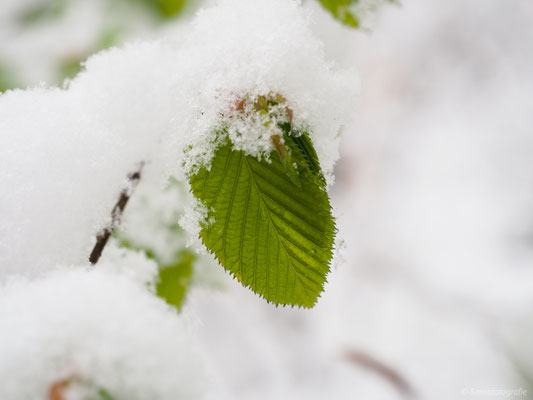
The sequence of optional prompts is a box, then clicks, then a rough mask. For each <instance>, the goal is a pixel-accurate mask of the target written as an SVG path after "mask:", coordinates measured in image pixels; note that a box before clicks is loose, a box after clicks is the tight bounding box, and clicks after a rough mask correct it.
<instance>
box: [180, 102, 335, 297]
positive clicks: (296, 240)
mask: <svg viewBox="0 0 533 400" xmlns="http://www.w3.org/2000/svg"><path fill="white" fill-rule="evenodd" d="M283 103H284V99H282V98H281V99H276V98H275V97H274V96H268V97H264V96H259V97H258V100H257V101H255V102H254V107H255V112H257V113H259V114H261V113H268V112H269V110H271V109H274V108H278V109H279V108H280V107H279V106H280V105H281V104H283ZM240 106H241V105H240V103H239V107H240ZM283 109H285V107H283ZM285 112H286V118H285V120H282V119H281V118H275V119H276V124H277V128H278V131H279V135H272V136H271V142H272V146H271V150H270V152H269V154H268V155H266V156H263V157H261V158H258V157H256V156H254V155H250V154H247V153H246V152H245V151H243V150H240V149H235V148H234V145H233V143H232V141H231V139H230V138H229V137H228V135H226V134H225V133H224V132H223V131H222V132H219V134H218V136H219V145H218V148H217V150H216V151H215V154H214V157H213V159H212V161H211V165H210V167H209V168H207V167H203V168H201V169H200V170H199V171H198V172H197V173H195V174H193V175H191V176H190V177H189V182H190V184H191V190H192V192H193V194H194V195H195V196H196V197H197V198H198V199H199V200H200V201H201V202H203V203H204V205H205V206H206V207H207V209H208V210H209V211H208V212H209V214H210V215H209V219H210V220H212V221H214V222H212V223H210V224H207V223H205V224H203V225H202V229H201V232H200V237H201V239H202V241H203V242H204V244H205V245H206V247H207V248H208V249H209V250H210V251H211V252H212V253H214V254H215V256H216V258H217V259H218V260H219V262H220V263H221V264H222V266H223V267H224V268H226V269H227V270H228V271H230V272H231V273H232V274H233V275H234V276H235V277H236V278H237V279H238V280H239V281H241V282H242V283H243V284H244V285H246V286H248V287H250V288H251V289H252V290H253V291H255V292H256V293H258V294H260V295H261V296H263V297H264V298H265V299H266V300H267V301H271V302H273V303H276V304H284V305H296V306H302V307H312V306H313V305H314V304H315V303H316V300H317V298H318V296H319V295H320V293H321V292H322V290H323V285H324V282H325V279H326V274H327V273H328V271H329V262H330V260H331V257H332V246H333V240H334V233H335V224H334V220H333V217H332V215H331V206H330V203H329V197H328V194H327V192H326V184H325V180H324V177H323V175H322V172H321V168H320V165H319V162H318V157H317V155H316V152H315V150H314V147H313V144H312V143H311V140H310V138H309V135H308V134H307V132H305V131H296V130H295V129H294V128H293V126H292V124H291V122H290V120H291V119H292V112H290V111H289V109H288V108H286V109H285ZM278 117H279V116H278Z"/></svg>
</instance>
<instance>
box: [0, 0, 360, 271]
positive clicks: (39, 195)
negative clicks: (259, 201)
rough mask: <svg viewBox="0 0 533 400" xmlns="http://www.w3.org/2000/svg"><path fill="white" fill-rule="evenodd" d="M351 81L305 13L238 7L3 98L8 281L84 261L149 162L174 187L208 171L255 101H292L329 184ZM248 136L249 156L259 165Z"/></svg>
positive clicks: (3, 248)
mask: <svg viewBox="0 0 533 400" xmlns="http://www.w3.org/2000/svg"><path fill="white" fill-rule="evenodd" d="M243 33H245V34H243ZM352 83H353V84H354V85H355V79H354V78H352V74H351V73H349V72H343V71H337V70H336V69H335V68H334V67H333V66H332V65H331V64H329V63H328V62H327V61H326V60H325V59H324V56H323V51H322V46H321V44H320V42H319V41H318V40H317V39H316V38H315V37H314V36H313V35H312V34H311V32H310V30H309V28H308V21H307V19H306V17H305V15H303V14H302V13H301V10H300V8H299V6H298V5H297V4H295V3H292V2H286V1H283V0H273V1H266V0H261V1H258V2H255V3H254V4H253V5H252V4H250V3H249V2H246V1H242V0H239V1H236V0H228V1H225V2H221V3H220V4H219V5H217V6H214V7H212V8H210V9H206V10H204V11H202V12H201V13H199V14H198V16H197V18H196V19H195V20H194V22H193V23H192V26H191V28H190V31H189V33H188V34H187V36H186V37H180V38H179V40H177V39H174V40H170V39H168V40H157V41H152V42H135V43H131V44H129V45H126V46H124V47H122V48H113V49H110V50H107V51H103V52H101V53H99V54H96V55H94V56H92V57H91V58H90V59H89V60H88V61H87V62H86V63H85V70H84V71H83V72H81V73H80V74H79V75H78V76H77V77H76V78H75V79H73V80H72V81H70V82H68V83H67V84H66V86H65V88H64V89H57V88H46V87H37V88H32V89H28V90H25V91H22V90H15V91H10V92H7V93H6V94H3V95H1V96H0V132H2V136H1V138H0V160H1V161H0V163H1V164H0V166H1V168H2V170H3V171H9V173H7V174H4V175H3V176H2V177H1V179H0V184H1V185H2V186H3V187H6V188H9V191H7V192H4V193H3V194H2V197H1V198H0V209H1V210H2V213H3V217H2V218H3V224H2V227H1V228H0V265H1V268H2V274H0V275H2V276H6V275H8V274H13V273H18V274H25V275H39V274H40V273H42V272H43V271H46V270H48V269H50V268H53V267H54V266H55V265H57V264H62V265H69V264H81V263H83V262H85V261H86V258H87V255H88V254H89V252H90V248H91V247H92V244H93V242H94V237H95V235H96V233H97V232H98V231H99V230H100V229H101V228H102V227H103V226H105V225H106V224H107V223H108V222H109V221H108V219H109V213H110V210H111V208H112V206H113V205H114V204H115V202H116V199H117V198H118V194H119V193H120V190H121V189H122V187H123V186H124V185H125V179H126V177H127V175H128V173H130V172H132V170H134V169H135V168H136V165H137V164H138V163H139V162H145V163H146V170H147V172H148V173H151V174H153V175H155V176H157V177H158V179H159V181H160V182H161V184H164V182H166V180H168V178H169V177H171V176H174V177H176V178H177V179H178V180H184V178H185V176H186V174H187V173H190V172H193V171H194V168H197V167H198V166H201V165H208V164H209V161H210V157H211V156H212V154H213V151H214V149H215V147H216V143H214V138H215V135H216V132H217V130H218V129H219V128H220V126H221V124H222V123H228V121H227V120H226V121H224V119H223V118H221V117H220V115H221V113H222V114H224V113H227V112H228V111H229V107H230V105H231V104H234V102H235V100H236V99H239V98H242V96H244V95H246V96H248V97H250V98H254V96H258V95H265V94H268V93H271V92H273V93H280V94H282V95H283V96H285V97H286V98H287V104H288V105H290V108H291V109H292V110H293V112H294V116H295V119H296V120H298V121H305V124H306V126H308V127H309V129H310V134H311V138H312V140H313V142H314V144H315V147H316V149H317V152H318V155H319V158H320V161H321V164H322V167H323V170H324V172H325V175H326V176H327V177H328V178H329V181H330V183H331V181H332V168H333V165H334V162H335V161H336V158H337V157H338V138H339V130H340V128H341V126H342V124H343V123H344V122H345V119H346V118H347V115H348V114H349V112H350V111H351V106H352V100H353V97H354V92H355V89H354V88H355V86H353V85H352ZM352 86H353V87H352ZM352 89H353V90H352ZM332 99H335V101H332ZM230 122H231V121H230ZM250 132H251V130H250V129H248V130H246V131H243V132H240V135H241V140H240V141H239V143H238V148H241V149H246V151H247V152H248V153H250V154H254V155H258V156H259V155H260V154H261V152H262V151H264V150H265V149H264V146H263V147H261V146H260V145H258V142H257V136H255V135H252V134H250ZM267 134H268V131H267ZM234 136H235V135H234ZM263 142H265V140H264V138H263ZM190 147H192V149H191V150H188V151H187V152H185V149H189V148H190ZM104 177H105V178H104ZM189 200H190V199H189ZM189 209H191V210H192V206H191V207H189ZM191 212H192V211H191ZM191 230H192V231H193V233H194V228H191ZM28 248H31V251H28Z"/></svg>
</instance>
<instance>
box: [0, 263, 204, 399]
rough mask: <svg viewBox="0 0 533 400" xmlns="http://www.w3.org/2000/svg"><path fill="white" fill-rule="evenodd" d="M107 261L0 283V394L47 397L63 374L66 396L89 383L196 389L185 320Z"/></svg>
mask: <svg viewBox="0 0 533 400" xmlns="http://www.w3.org/2000/svg"><path fill="white" fill-rule="evenodd" d="M134 266H135V265H132V267H134ZM109 267H110V265H107V264H105V263H104V264H102V265H99V268H98V269H95V270H92V271H88V270H85V269H83V268H79V269H77V270H76V271H65V270H62V271H56V272H55V273H53V274H51V275H49V276H47V277H46V278H44V279H41V280H37V281H33V282H29V281H26V280H21V279H18V280H15V281H10V282H8V283H7V284H5V285H4V286H3V287H2V288H1V291H0V353H1V354H2V357H1V358H0V380H1V381H2V385H0V398H2V399H5V400H20V399H44V398H48V397H47V396H48V394H49V391H50V389H51V387H52V386H53V385H54V384H57V383H60V382H62V381H65V380H67V381H68V380H72V381H73V384H72V385H71V387H69V388H68V390H69V397H68V398H69V399H80V400H81V399H87V398H94V396H95V394H96V393H95V391H96V390H97V389H104V390H105V391H106V392H107V393H109V394H110V395H111V396H112V397H113V398H116V399H121V398H126V399H132V400H134V399H139V400H141V399H142V400H144V399H162V400H164V399H175V398H176V397H178V398H180V399H198V398H200V396H202V393H203V392H204V391H205V389H206V388H207V387H208V381H207V378H206V376H205V373H204V372H203V367H202V360H201V355H200V353H199V352H198V351H197V350H196V349H195V341H194V339H193V338H192V336H193V332H192V331H191V323H186V319H183V318H177V316H176V314H175V310H174V309H172V308H170V307H169V306H167V305H166V304H165V303H164V302H163V301H162V300H161V299H158V298H157V297H155V296H153V295H152V294H151V293H149V292H148V291H147V290H146V289H145V288H144V287H143V286H142V285H140V284H139V283H136V282H135V281H131V280H130V279H129V278H127V277H125V276H124V275H122V274H118V273H116V272H114V271H112V270H108V268H109ZM80 391H81V394H83V393H84V392H85V393H86V392H87V391H89V392H90V394H91V396H85V397H84V396H82V395H81V394H80V393H79V392H80ZM71 392H73V393H71ZM76 393H78V395H79V397H78V396H76Z"/></svg>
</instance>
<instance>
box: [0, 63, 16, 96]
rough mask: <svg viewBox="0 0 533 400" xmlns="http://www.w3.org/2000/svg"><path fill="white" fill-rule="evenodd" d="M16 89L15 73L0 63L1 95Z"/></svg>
mask: <svg viewBox="0 0 533 400" xmlns="http://www.w3.org/2000/svg"><path fill="white" fill-rule="evenodd" d="M16 87H17V83H16V80H15V77H14V73H13V71H12V70H11V68H9V67H8V66H7V65H5V64H3V63H2V62H0V93H2V92H5V91H6V90H8V89H14V88H16Z"/></svg>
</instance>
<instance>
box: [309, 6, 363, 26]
mask: <svg viewBox="0 0 533 400" xmlns="http://www.w3.org/2000/svg"><path fill="white" fill-rule="evenodd" d="M319 1H320V3H322V5H323V6H324V8H325V9H326V10H328V11H329V12H330V13H331V14H333V16H334V17H335V18H336V19H338V20H339V21H341V22H342V23H343V24H345V25H348V26H351V27H352V28H357V27H359V18H358V17H357V15H355V14H353V13H352V12H351V11H350V7H351V6H352V5H355V4H357V3H358V2H359V0H319Z"/></svg>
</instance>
